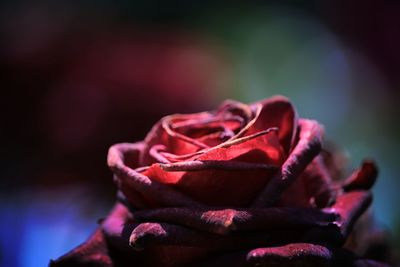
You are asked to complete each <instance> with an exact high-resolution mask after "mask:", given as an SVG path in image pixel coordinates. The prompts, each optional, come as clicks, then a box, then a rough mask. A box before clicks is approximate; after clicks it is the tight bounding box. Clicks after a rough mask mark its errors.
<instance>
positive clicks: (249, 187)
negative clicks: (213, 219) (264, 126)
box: [142, 131, 283, 207]
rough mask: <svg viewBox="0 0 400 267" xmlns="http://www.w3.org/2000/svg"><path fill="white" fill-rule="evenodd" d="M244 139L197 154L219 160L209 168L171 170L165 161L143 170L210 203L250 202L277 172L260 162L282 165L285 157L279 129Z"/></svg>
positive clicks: (211, 159) (198, 158)
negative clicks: (277, 134)
mask: <svg viewBox="0 0 400 267" xmlns="http://www.w3.org/2000/svg"><path fill="white" fill-rule="evenodd" d="M240 140H241V139H237V140H233V141H232V144H230V143H227V144H223V145H224V146H221V147H216V148H213V149H209V150H206V152H205V153H203V154H201V155H200V156H198V157H197V159H196V160H197V161H203V162H206V161H208V162H209V163H210V164H211V163H214V164H215V163H218V162H219V163H218V164H217V165H216V166H214V168H212V166H210V168H209V169H202V170H200V169H197V170H193V171H168V169H167V168H163V166H164V165H162V164H153V165H152V166H151V167H150V168H149V169H147V170H145V171H144V172H143V173H142V174H143V175H145V176H147V177H149V178H150V179H151V180H152V181H156V182H160V183H163V184H168V185H170V186H173V187H175V188H177V189H178V190H179V191H181V192H183V193H185V194H187V195H189V196H191V197H192V198H193V199H196V200H198V201H200V202H203V203H206V204H209V205H213V206H236V207H238V206H246V205H248V204H249V203H250V201H252V199H254V197H255V196H256V195H257V193H258V192H259V191H260V188H263V186H265V184H266V183H267V182H268V180H269V177H271V175H272V174H273V173H274V169H273V168H264V167H262V166H261V165H260V163H261V164H262V165H263V166H264V165H265V164H277V165H279V164H281V162H282V160H283V153H282V150H281V149H280V145H279V142H278V138H277V136H276V132H275V131H266V132H265V134H260V135H255V136H254V138H248V137H244V138H243V140H244V141H243V142H240ZM228 144H229V145H228ZM225 145H226V146H225ZM235 162H238V164H237V168H236V169H232V168H230V169H228V168H225V167H224V166H225V165H232V166H234V165H235ZM241 162H242V163H243V164H241ZM244 163H255V165H254V168H252V167H251V164H247V165H248V166H246V167H245V168H243V169H240V168H239V167H240V166H241V165H245V164H244ZM177 164H178V165H179V164H180V165H182V164H183V165H184V164H187V165H188V167H189V165H190V164H191V162H186V163H185V162H182V163H177ZM218 165H220V167H219V166H218ZM265 166H267V165H265ZM239 188H240V194H238V190H239ZM221 196H223V197H221Z"/></svg>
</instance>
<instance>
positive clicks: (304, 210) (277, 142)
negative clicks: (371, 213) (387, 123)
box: [54, 97, 377, 266]
mask: <svg viewBox="0 0 400 267" xmlns="http://www.w3.org/2000/svg"><path fill="white" fill-rule="evenodd" d="M322 134H323V129H322V127H321V126H320V125H319V124H318V123H317V122H316V121H312V120H307V119H299V118H298V117H297V114H296V112H295V110H294V108H293V106H292V105H291V103H290V102H289V101H288V100H287V99H286V98H283V97H273V98H270V99H266V100H264V101H260V102H256V103H254V104H250V105H245V104H242V103H239V102H234V101H226V102H224V103H223V104H222V105H221V106H220V107H219V108H218V109H217V110H216V111H213V112H202V113H197V114H190V115H180V114H178V115H171V116H167V117H165V118H163V119H162V120H161V121H160V122H158V123H157V124H156V125H155V126H154V127H153V129H152V130H151V131H150V133H149V134H148V136H147V137H146V139H145V140H144V141H143V142H139V143H135V144H127V143H125V144H118V145H114V146H113V147H111V148H110V151H109V155H108V164H109V166H110V168H111V170H112V171H113V172H114V177H115V181H116V183H117V185H118V188H119V190H120V200H121V201H120V202H121V203H123V204H117V205H116V207H115V208H114V210H113V211H112V212H111V214H110V215H109V216H108V217H107V218H106V220H105V221H104V222H103V223H102V225H101V229H102V232H101V231H98V232H96V234H95V235H94V236H93V237H92V239H91V240H89V242H88V243H87V244H86V246H88V247H84V249H85V250H86V251H87V250H90V249H89V248H91V249H93V247H97V248H98V247H101V248H102V249H103V250H102V251H101V253H99V255H101V256H102V257H103V261H101V260H93V258H96V257H94V256H93V255H94V254H96V253H97V252H98V250H99V249H94V250H93V251H95V252H90V253H83V255H82V253H81V252H82V250H83V249H82V248H78V249H77V250H76V251H74V252H72V254H70V255H69V257H64V258H63V259H62V260H61V261H59V262H61V263H62V262H63V263H65V262H68V260H72V259H78V260H80V261H83V262H84V261H88V262H93V261H95V262H97V263H99V262H103V263H104V266H112V264H113V263H114V264H116V266H124V264H126V265H129V264H136V265H137V266H161V265H162V266H178V265H184V266H188V265H193V264H196V263H198V264H199V266H228V265H229V266H232V263H233V262H234V264H236V265H234V266H248V265H250V266H252V265H255V266H256V265H257V266H258V265H260V264H266V265H268V266H269V265H271V264H272V265H273V264H281V265H283V266H288V265H290V264H293V265H298V264H303V265H313V264H314V265H315V264H317V265H329V264H332V263H333V264H339V263H340V264H356V263H357V264H358V263H360V260H359V259H357V257H356V256H355V255H353V254H352V253H351V252H348V251H346V250H345V249H344V248H342V245H343V244H344V242H345V241H346V239H347V237H348V236H349V234H350V233H351V229H352V227H353V225H354V223H355V221H356V220H357V219H358V217H359V216H360V215H361V214H362V213H363V212H364V211H365V210H366V208H367V207H368V205H369V204H370V202H371V195H370V193H369V192H368V190H369V188H370V187H371V186H372V185H373V183H374V181H375V178H376V174H377V170H376V167H375V165H374V163H373V162H371V161H365V162H364V163H363V164H362V166H361V168H360V169H359V170H356V171H355V172H354V173H353V174H352V175H351V176H350V177H349V178H348V179H346V180H345V181H340V180H339V177H334V176H335V175H334V174H335V173H337V170H338V168H340V166H336V165H335V164H330V165H329V166H328V162H332V161H331V160H330V159H331V158H330V157H329V154H327V153H320V152H321V143H322ZM104 235H105V237H106V240H107V241H104ZM104 243H107V245H104ZM99 244H103V245H99ZM128 244H129V245H130V247H129V246H128ZM132 247H133V249H132ZM257 247H260V248H259V249H254V248H257ZM96 251H97V252H96ZM116 253H117V254H119V255H118V256H116ZM79 254H81V256H79V257H74V256H71V255H79ZM96 255H97V254H96ZM343 255H345V256H343ZM91 256H93V257H91ZM229 262H230V263H229ZM75 263H76V262H75ZM107 264H108V265H107ZM118 264H119V265H118ZM54 266H56V263H54Z"/></svg>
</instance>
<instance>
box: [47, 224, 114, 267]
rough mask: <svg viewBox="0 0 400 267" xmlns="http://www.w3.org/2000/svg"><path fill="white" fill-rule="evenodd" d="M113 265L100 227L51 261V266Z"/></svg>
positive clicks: (86, 266)
mask: <svg viewBox="0 0 400 267" xmlns="http://www.w3.org/2000/svg"><path fill="white" fill-rule="evenodd" d="M72 266H76V267H90V266H93V267H113V266H115V265H114V263H113V260H112V259H111V257H110V255H109V250H108V247H107V244H106V241H105V238H104V235H103V233H102V232H101V230H100V229H97V230H96V232H94V234H93V235H92V236H91V237H90V238H89V239H88V240H87V241H86V242H85V243H83V244H82V245H80V246H79V247H77V248H75V249H73V250H72V251H70V252H69V253H67V254H65V255H64V256H62V257H60V258H59V259H57V260H55V261H51V262H50V265H49V267H72Z"/></svg>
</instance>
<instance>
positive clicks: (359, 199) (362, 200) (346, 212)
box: [329, 191, 372, 240]
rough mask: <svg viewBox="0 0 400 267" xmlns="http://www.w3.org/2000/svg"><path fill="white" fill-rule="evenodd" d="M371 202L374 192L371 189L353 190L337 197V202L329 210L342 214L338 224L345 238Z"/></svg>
mask: <svg viewBox="0 0 400 267" xmlns="http://www.w3.org/2000/svg"><path fill="white" fill-rule="evenodd" d="M371 202H372V194H371V192H369V191H352V192H348V193H344V194H343V195H341V196H339V197H338V198H337V199H336V203H335V204H334V205H333V206H332V207H331V208H330V209H329V210H330V211H332V212H335V213H338V214H339V215H340V218H341V219H340V220H339V223H338V225H339V227H340V230H341V235H342V238H343V240H345V239H346V238H347V237H348V236H349V234H350V233H351V231H352V229H353V226H354V223H355V222H356V221H357V220H358V218H359V217H360V216H361V215H362V214H363V213H364V212H365V211H366V210H367V208H368V207H369V205H370V204H371Z"/></svg>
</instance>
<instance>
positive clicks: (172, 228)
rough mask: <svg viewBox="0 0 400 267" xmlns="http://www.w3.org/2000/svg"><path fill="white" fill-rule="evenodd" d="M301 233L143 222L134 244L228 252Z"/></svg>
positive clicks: (288, 239)
mask: <svg viewBox="0 0 400 267" xmlns="http://www.w3.org/2000/svg"><path fill="white" fill-rule="evenodd" d="M300 234H301V232H299V231H296V230H295V229H285V230H281V231H274V232H269V231H263V232H246V233H235V234H230V235H216V234H211V233H206V232H202V231H197V230H194V229H190V228H187V227H183V226H179V225H174V224H167V223H142V224H139V225H138V226H137V227H136V228H135V229H134V230H133V232H132V234H131V237H130V239H129V242H130V245H131V246H132V247H133V248H135V249H139V250H141V249H144V248H147V247H153V246H183V247H201V248H206V249H212V250H218V251H226V250H232V249H238V248H246V247H251V246H259V245H274V244H276V243H277V242H288V241H294V240H296V238H298V237H299V236H300Z"/></svg>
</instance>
